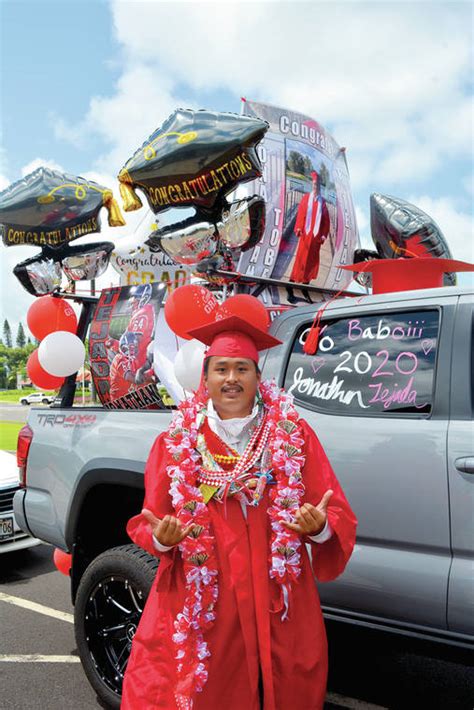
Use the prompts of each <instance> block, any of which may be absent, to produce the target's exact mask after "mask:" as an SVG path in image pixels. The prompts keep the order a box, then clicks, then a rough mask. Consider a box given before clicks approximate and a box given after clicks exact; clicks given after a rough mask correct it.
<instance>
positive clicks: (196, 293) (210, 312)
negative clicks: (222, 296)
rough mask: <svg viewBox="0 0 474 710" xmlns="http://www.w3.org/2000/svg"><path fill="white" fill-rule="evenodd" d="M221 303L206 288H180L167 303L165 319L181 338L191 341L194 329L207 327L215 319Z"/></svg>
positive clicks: (169, 297)
mask: <svg viewBox="0 0 474 710" xmlns="http://www.w3.org/2000/svg"><path fill="white" fill-rule="evenodd" d="M218 308H219V302H218V301H217V299H216V298H215V297H214V296H213V294H212V293H211V292H210V291H208V289H207V288H204V286H196V285H193V284H190V285H187V286H180V287H179V288H177V289H176V291H173V292H172V293H171V295H170V296H168V299H167V301H166V303H165V319H166V322H167V323H168V325H169V327H170V328H171V330H172V331H173V332H174V333H176V335H178V336H179V337H180V338H186V340H190V339H191V336H190V335H188V333H189V331H190V330H193V328H199V327H200V326H201V325H207V323H211V322H212V321H214V319H215V315H216V314H217V309H218Z"/></svg>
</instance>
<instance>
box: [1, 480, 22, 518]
mask: <svg viewBox="0 0 474 710" xmlns="http://www.w3.org/2000/svg"><path fill="white" fill-rule="evenodd" d="M18 490H20V486H12V487H11V488H3V489H0V513H10V512H11V511H12V510H13V496H14V495H15V493H16V492H17V491H18Z"/></svg>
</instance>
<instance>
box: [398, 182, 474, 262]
mask: <svg viewBox="0 0 474 710" xmlns="http://www.w3.org/2000/svg"><path fill="white" fill-rule="evenodd" d="M408 201H409V202H411V203H413V204H414V205H417V207H419V208H420V209H422V210H424V211H425V212H426V213H427V214H428V215H429V216H430V217H432V218H433V219H434V220H435V222H436V223H437V225H438V227H439V228H440V229H441V231H442V232H443V235H444V237H445V238H446V241H447V242H448V246H449V248H450V250H451V253H452V255H453V258H454V259H461V260H464V261H469V262H471V263H473V262H474V230H473V222H472V215H469V214H466V213H464V212H462V211H460V210H459V209H457V207H456V205H455V204H454V202H453V201H452V200H450V199H448V198H442V199H433V198H432V197H430V196H428V195H418V196H412V197H409V198H408Z"/></svg>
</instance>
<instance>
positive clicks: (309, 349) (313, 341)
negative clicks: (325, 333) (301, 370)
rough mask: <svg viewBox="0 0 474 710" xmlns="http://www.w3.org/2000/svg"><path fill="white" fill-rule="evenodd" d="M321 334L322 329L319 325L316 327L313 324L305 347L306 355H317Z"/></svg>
mask: <svg viewBox="0 0 474 710" xmlns="http://www.w3.org/2000/svg"><path fill="white" fill-rule="evenodd" d="M320 332H321V329H320V327H319V325H316V326H315V325H314V323H313V325H312V326H311V328H310V331H309V333H308V335H307V337H306V340H305V343H304V345H303V352H304V353H306V355H314V354H315V353H316V351H317V349H318V342H319V334H320Z"/></svg>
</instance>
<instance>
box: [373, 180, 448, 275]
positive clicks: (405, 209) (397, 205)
mask: <svg viewBox="0 0 474 710" xmlns="http://www.w3.org/2000/svg"><path fill="white" fill-rule="evenodd" d="M370 228H371V232H372V239H373V240H374V243H375V245H376V247H377V252H378V254H379V256H381V257H384V258H386V259H396V258H397V257H423V256H424V257H430V256H432V257H435V258H447V259H450V258H452V257H451V251H450V249H449V246H448V244H447V242H446V239H445V238H444V236H443V233H442V232H441V230H440V228H439V227H438V225H437V224H436V222H435V221H434V220H433V219H432V218H431V217H430V216H429V215H427V214H426V212H423V210H421V209H420V208H419V207H416V205H412V204H411V203H410V202H406V200H402V199H401V198H399V197H391V196H390V195H379V194H378V193H374V194H373V195H371V196H370ZM444 283H445V285H446V286H449V285H453V284H455V283H456V276H455V275H454V274H446V275H445V277H444Z"/></svg>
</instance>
